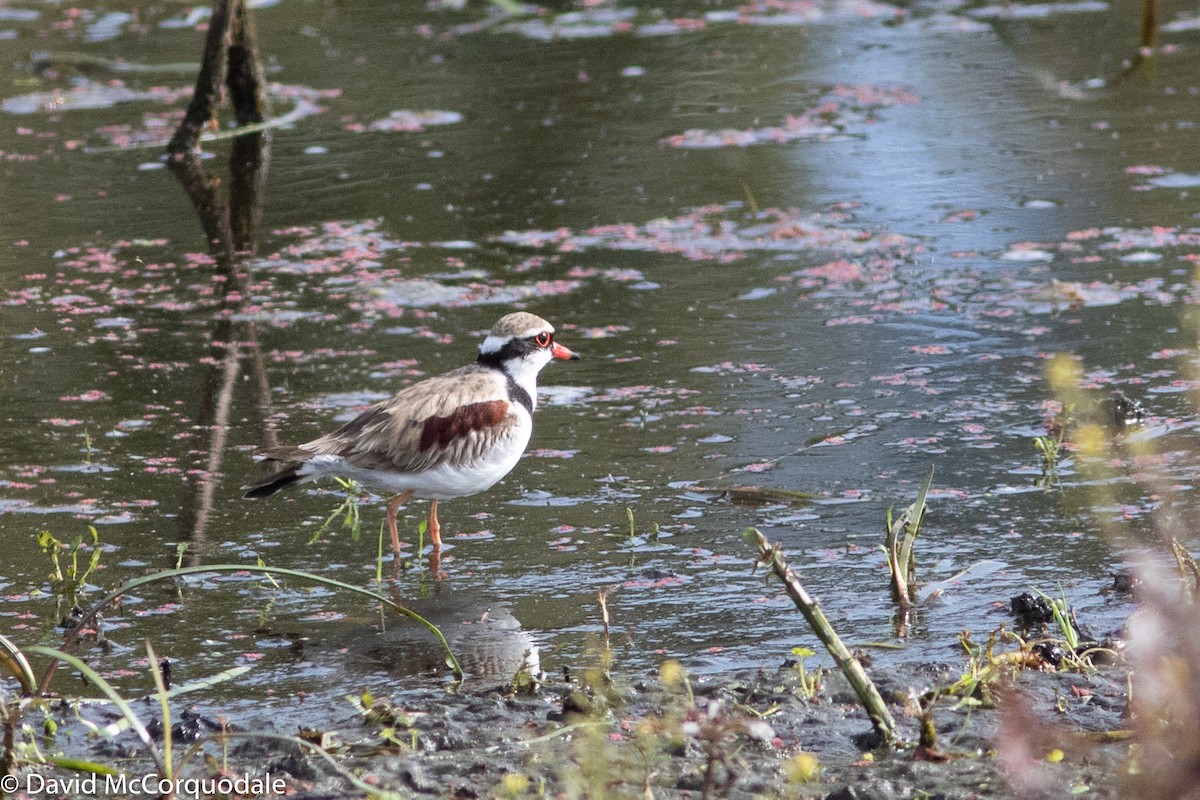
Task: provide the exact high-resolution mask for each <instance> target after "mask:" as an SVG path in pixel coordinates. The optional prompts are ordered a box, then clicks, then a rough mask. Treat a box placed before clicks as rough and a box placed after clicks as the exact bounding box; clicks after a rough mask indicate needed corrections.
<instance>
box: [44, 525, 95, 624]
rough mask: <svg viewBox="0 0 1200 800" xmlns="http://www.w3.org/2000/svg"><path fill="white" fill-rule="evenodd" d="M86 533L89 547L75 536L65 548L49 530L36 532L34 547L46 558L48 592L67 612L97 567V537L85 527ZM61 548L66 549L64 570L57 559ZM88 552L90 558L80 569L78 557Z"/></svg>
mask: <svg viewBox="0 0 1200 800" xmlns="http://www.w3.org/2000/svg"><path fill="white" fill-rule="evenodd" d="M88 533H89V534H90V535H91V539H92V542H91V545H90V546H85V545H84V543H83V537H82V536H77V537H76V538H75V542H74V544H72V545H71V547H70V548H69V549H67V547H66V545H64V544H63V543H62V542H61V541H59V540H58V539H57V538H55V536H54V534H52V533H50V531H46V530H43V531H38V533H37V543H38V547H40V548H41V549H42V552H43V553H45V554H46V557H47V558H49V559H50V576H49V577H50V591H51V593H53V594H54V596H55V597H56V598H58V600H59V602H60V603H63V604H65V605H66V606H67V607H68V609H74V608H76V607H77V606H78V601H79V595H80V594H81V593H82V590H83V589H84V587H85V585H86V584H87V580H88V578H89V577H90V576H91V574H92V573H93V572H95V570H96V568H97V567H98V566H99V565H100V553H101V550H100V534H99V533H98V532H97V531H96V529H95V527H93V526H91V525H89V526H88ZM64 549H66V550H67V559H66V560H67V564H66V566H65V567H64V565H63V559H62V557H61V554H62V552H63V550H64ZM88 549H90V550H91V555H90V556H89V557H88V560H87V564H86V565H85V566H83V567H80V563H79V556H80V554H81V553H83V552H84V551H85V550H88ZM60 610H61V609H60Z"/></svg>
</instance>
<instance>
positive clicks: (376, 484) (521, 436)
mask: <svg viewBox="0 0 1200 800" xmlns="http://www.w3.org/2000/svg"><path fill="white" fill-rule="evenodd" d="M522 423H523V424H517V425H516V426H514V427H513V429H512V431H511V433H510V434H509V435H508V436H507V437H504V438H502V439H497V440H496V442H495V444H494V445H493V446H492V447H490V448H488V449H487V451H485V452H484V453H483V454H482V455H481V457H480V458H477V459H475V460H473V461H470V462H467V463H462V464H454V463H453V462H450V461H447V462H445V463H443V464H440V465H439V466H437V467H434V468H432V469H427V470H424V471H421V472H403V471H391V470H386V469H363V468H361V467H355V466H353V465H351V464H349V463H347V462H346V460H345V459H343V458H341V457H339V456H331V455H321V456H314V457H313V458H312V460H311V461H308V462H307V463H306V464H305V466H304V467H302V468H301V474H302V475H303V476H304V478H305V479H306V480H313V479H316V478H320V477H324V476H330V475H336V476H338V477H341V478H347V479H350V480H354V481H357V482H358V483H359V484H361V485H363V486H366V487H368V488H371V489H374V490H376V491H379V492H381V493H385V494H399V493H401V492H407V491H412V492H413V494H414V496H415V497H418V498H421V499H424V500H452V499H454V498H456V497H466V496H467V495H472V494H475V493H476V492H482V491H483V490H484V489H488V488H490V487H491V486H493V485H494V484H495V483H496V482H497V481H499V480H500V479H501V478H503V477H504V476H505V475H507V474H508V473H510V472H512V468H513V467H515V466H516V465H517V462H518V461H519V460H520V459H521V454H522V453H524V452H525V447H526V445H528V444H529V437H530V434H531V433H532V432H533V425H532V424H531V420H529V418H528V417H525V418H524V419H523V420H522Z"/></svg>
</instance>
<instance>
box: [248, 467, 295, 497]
mask: <svg viewBox="0 0 1200 800" xmlns="http://www.w3.org/2000/svg"><path fill="white" fill-rule="evenodd" d="M299 469H300V465H299V464H293V465H292V466H290V467H288V468H287V469H283V470H280V471H279V472H276V473H275V474H274V475H272V476H270V477H269V478H266V479H265V480H262V481H260V482H258V483H254V484H251V485H250V486H243V487H242V488H243V489H245V490H246V493H245V494H244V495H242V497H269V496H271V495H273V494H275V493H276V492H278V491H279V490H280V489H283V488H285V487H288V486H291V485H292V484H293V483H298V482H299V481H301V480H302V478H301V477H300V475H298V474H297V472H298V471H299Z"/></svg>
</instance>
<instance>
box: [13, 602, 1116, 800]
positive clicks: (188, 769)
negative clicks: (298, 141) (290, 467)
mask: <svg viewBox="0 0 1200 800" xmlns="http://www.w3.org/2000/svg"><path fill="white" fill-rule="evenodd" d="M485 627H489V626H485ZM507 627H508V626H507V625H505V624H504V623H503V622H502V623H501V624H500V625H499V627H497V628H496V629H494V630H489V631H488V632H487V633H486V634H485V635H484V636H483V637H482V638H480V637H475V638H474V640H473V641H475V642H476V643H478V642H480V641H484V640H494V641H493V644H494V645H496V646H495V647H493V648H492V650H493V651H494V652H499V653H508V654H509V655H510V656H511V654H513V653H515V652H517V650H519V648H520V646H522V645H523V644H524V640H523V639H521V638H520V637H519V636H518V637H516V639H512V640H511V641H509V640H508V639H511V638H512V637H506V635H505V632H504V631H505V629H506V628H507ZM400 638H401V641H399V642H398V641H397V640H395V639H393V640H391V642H390V643H389V645H388V646H387V647H382V646H381V647H380V648H379V649H376V650H374V651H373V652H372V653H370V654H368V653H365V652H362V651H359V652H355V651H354V650H352V649H351V648H345V647H339V646H337V643H336V642H333V643H327V645H329V647H328V648H327V652H326V653H325V654H324V655H322V654H321V652H320V651H321V650H322V649H323V648H321V647H318V646H315V645H311V644H310V645H305V644H303V643H300V644H296V645H295V647H297V648H299V649H304V648H305V647H309V648H311V649H310V652H309V653H308V655H309V656H310V657H311V658H313V659H314V660H322V659H325V658H343V659H348V660H350V661H355V660H357V659H359V658H361V657H364V656H368V657H369V656H372V655H373V656H376V657H378V656H379V655H380V653H381V652H383V651H384V650H388V651H390V652H391V653H392V655H393V656H394V657H396V658H398V659H399V660H402V661H405V660H404V659H403V658H402V654H403V653H404V652H405V651H413V652H415V648H416V645H415V644H414V642H415V641H416V638H419V637H416V638H413V640H412V641H405V640H406V639H408V634H404V635H402V636H401V637H400ZM514 645H515V646H516V648H517V649H516V650H515V649H514ZM605 652H606V651H603V650H596V651H593V652H592V655H591V656H590V657H589V661H590V662H591V664H592V666H590V667H586V668H581V669H580V670H579V671H578V672H572V671H571V670H569V669H567V670H564V674H561V675H545V676H542V678H541V680H533V679H532V677H531V676H530V674H529V673H528V671H527V670H520V671H518V674H517V675H516V677H515V678H513V679H503V678H500V677H498V676H497V675H494V674H493V675H491V676H476V677H469V678H468V680H467V681H466V683H465V684H463V685H461V686H458V687H451V686H447V685H444V684H443V685H431V684H430V682H429V681H424V683H425V686H424V687H423V688H418V689H410V690H406V691H396V692H384V691H379V688H380V687H378V686H377V687H376V689H377V691H375V692H372V690H371V688H369V687H363V688H360V689H353V690H351V691H352V692H353V694H352V696H348V697H347V698H346V702H345V703H344V704H343V705H342V706H341V707H340V709H338V710H336V711H333V710H331V709H320V710H318V709H315V708H314V709H312V711H313V712H314V714H313V716H314V717H319V718H321V719H322V720H325V721H326V724H327V727H325V728H324V729H321V730H315V729H305V728H301V729H295V728H292V729H288V726H289V723H290V722H291V721H294V720H296V719H298V718H302V717H303V716H304V714H303V711H302V709H303V708H304V705H305V703H306V702H309V698H308V697H307V696H306V695H305V694H304V693H298V694H297V695H296V696H294V697H293V698H292V701H293V702H294V703H295V705H296V706H297V709H298V710H300V712H301V713H299V714H298V715H297V714H294V713H288V714H286V715H283V714H281V715H277V717H276V718H277V720H278V721H277V723H276V724H271V723H269V722H265V723H264V724H263V725H262V727H261V728H260V729H259V730H257V731H253V732H251V731H245V730H241V729H240V726H238V725H231V724H229V723H228V717H229V716H232V717H235V718H237V717H240V718H242V719H246V718H250V717H253V716H255V712H253V711H251V710H250V709H249V708H248V707H238V704H236V703H235V704H234V705H227V706H224V707H215V706H212V705H210V704H209V703H207V702H199V703H196V704H195V705H193V706H192V707H190V708H188V709H187V710H185V711H182V712H180V711H179V708H180V706H176V709H175V716H174V725H173V743H174V747H175V752H176V754H181V753H182V754H185V755H184V760H183V761H181V762H179V763H180V766H179V768H178V772H177V776H179V777H182V778H191V779H193V780H196V779H199V778H201V777H203V778H217V777H219V776H222V775H223V776H226V777H232V776H249V777H251V778H254V777H260V778H262V779H264V780H266V779H268V778H273V779H282V780H283V781H284V783H285V784H286V787H287V789H286V793H287V794H288V796H292V797H298V798H318V797H361V796H371V795H372V794H374V793H375V792H379V793H381V794H387V793H395V794H397V795H399V796H408V797H431V798H432V797H452V798H483V797H514V798H515V797H546V796H550V797H639V798H650V797H680V798H685V797H728V798H757V797H768V798H774V797H780V798H784V797H805V798H818V797H825V798H839V800H849V799H850V798H879V799H880V800H885V799H886V800H890V799H891V798H918V797H926V798H974V797H1036V796H1046V797H1065V796H1068V795H1079V794H1086V796H1088V797H1118V796H1127V795H1123V794H1122V786H1121V783H1120V781H1121V776H1122V775H1123V774H1124V772H1125V769H1124V767H1125V765H1126V764H1127V761H1128V759H1129V758H1130V753H1131V752H1132V751H1131V750H1130V748H1129V745H1128V743H1127V742H1125V741H1124V738H1125V737H1124V736H1123V735H1122V736H1115V737H1114V736H1113V735H1112V733H1111V732H1113V731H1120V730H1121V729H1123V728H1126V727H1128V725H1129V722H1128V719H1127V713H1128V708H1127V699H1128V698H1127V695H1126V691H1127V673H1126V670H1124V669H1121V668H1116V667H1112V668H1105V669H1099V670H1089V671H1087V672H1086V673H1084V672H1059V673H1055V672H1037V671H1030V670H1024V671H1019V672H1012V673H1010V674H1009V675H1008V676H1007V677H1005V678H1004V679H1002V680H996V681H994V682H989V683H986V684H985V685H984V686H982V687H981V688H980V689H979V690H976V691H975V692H973V693H962V692H959V693H957V694H956V693H952V692H950V691H949V687H951V686H952V685H954V684H955V683H956V681H959V680H960V679H962V678H963V677H964V676H965V674H966V673H965V672H964V666H963V664H954V665H951V664H941V665H933V664H930V665H926V666H923V667H911V666H904V667H900V668H888V669H886V670H879V669H876V670H872V672H873V673H874V675H873V677H874V679H875V681H876V683H877V684H878V686H879V688H880V691H881V693H882V694H883V695H884V697H885V698H886V699H887V701H888V703H889V706H890V707H891V710H892V714H893V716H894V717H895V718H896V720H897V723H898V729H899V732H900V735H901V741H900V743H899V745H898V746H896V747H893V748H885V747H882V746H881V745H880V740H879V738H878V736H877V734H876V733H875V731H874V730H873V729H872V726H871V723H870V721H869V720H868V719H867V717H866V715H865V713H864V712H863V711H862V709H861V707H860V706H859V705H858V703H857V701H856V697H855V695H854V692H853V690H852V689H851V687H850V685H849V684H848V683H846V682H845V681H844V679H842V678H841V677H840V675H838V674H836V673H834V672H830V671H828V670H823V669H818V668H815V667H811V666H810V667H809V668H808V669H807V670H803V669H800V665H799V664H798V663H797V662H795V661H792V660H788V661H785V662H783V663H781V664H778V665H776V666H773V667H763V668H761V669H758V670H753V671H747V672H743V673H739V674H735V675H728V674H727V675H722V676H717V677H704V676H694V675H692V676H689V675H687V674H686V673H685V671H684V670H683V668H682V667H681V666H680V665H679V664H678V663H677V662H673V661H666V662H664V663H663V665H662V666H661V668H660V669H659V670H658V671H657V672H637V671H627V670H625V669H623V668H622V667H621V665H619V664H615V665H611V664H610V666H609V667H608V668H607V669H606V668H605V666H604V664H605V662H606V660H607V659H611V651H607V656H606V655H605ZM997 652H999V648H997ZM528 655H529V651H528V650H526V651H525V652H524V654H523V656H524V657H527V656H528ZM864 658H867V660H868V661H869V657H866V656H864ZM471 663H473V664H474V666H475V668H476V669H481V670H485V671H486V670H487V669H489V668H492V669H496V668H507V667H509V666H511V665H512V661H511V659H510V660H507V661H506V660H505V659H504V658H503V657H501V658H499V659H475V660H474V661H472V662H471ZM405 664H406V665H407V666H408V667H410V668H411V667H413V666H415V665H414V664H412V663H411V662H408V661H405ZM394 666H396V668H397V669H402V667H401V666H400V665H394ZM427 666H428V664H427ZM351 669H352V668H351ZM425 674H426V675H427V676H428V675H429V673H428V672H426V673H425ZM814 677H815V678H816V683H815V686H814V684H813V683H811V682H810V681H812V679H813V678H814ZM343 684H344V685H345V686H346V687H347V689H348V690H350V687H353V686H355V683H354V678H353V676H345V675H344V676H343ZM965 694H971V696H969V697H965V696H964V695H965ZM314 701H315V702H316V703H317V704H318V705H319V704H320V700H319V699H317V698H314ZM254 702H256V701H251V703H250V705H253V704H254ZM134 707H135V710H137V711H138V713H139V714H140V715H144V718H146V719H150V722H149V723H148V724H147V727H148V729H149V730H150V732H151V733H152V735H153V736H154V737H155V739H157V742H158V744H159V746H160V747H161V744H162V741H163V737H162V727H163V726H162V724H161V719H160V718H158V717H156V714H157V710H158V704H157V700H155V699H153V698H148V699H146V700H144V701H138V702H135V703H134ZM922 710H923V711H924V712H925V714H926V719H927V722H926V724H925V725H924V732H923V730H922V728H923V724H922V720H921V719H920V717H921V715H922ZM331 711H332V713H330V712H331ZM260 713H261V710H260ZM77 714H78V716H77ZM31 717H32V715H27V719H28V718H31ZM46 717H47V718H48V719H51V720H54V721H55V723H56V724H57V725H58V726H59V727H58V732H57V737H56V741H57V743H58V744H59V745H62V744H64V743H65V742H67V741H74V743H75V744H74V745H71V746H68V747H67V748H66V749H67V750H75V749H76V748H77V747H79V746H82V748H83V750H85V751H87V752H85V753H77V754H76V755H77V756H78V757H82V758H86V759H88V760H92V761H97V762H100V763H103V764H110V765H115V766H117V767H118V768H119V769H121V770H123V771H125V772H126V773H127V774H130V775H134V776H137V775H140V774H144V773H149V772H152V771H153V761H152V759H151V757H150V755H149V751H147V750H146V748H145V747H143V746H142V745H141V743H140V742H138V741H137V739H136V738H135V737H134V735H133V734H132V733H129V732H126V733H125V734H123V735H122V736H120V737H118V738H116V739H112V740H103V741H100V742H98V743H97V741H96V740H95V739H91V738H89V737H87V735H86V731H85V730H84V729H83V726H81V725H80V723H79V721H78V720H79V719H80V718H81V717H82V718H87V719H90V720H91V721H92V722H93V723H94V724H96V725H99V726H103V725H105V724H111V723H115V722H116V720H117V718H118V717H119V715H117V714H116V713H115V712H113V711H109V710H105V709H104V708H103V707H99V706H95V705H89V706H87V707H84V708H82V709H76V708H73V707H70V704H66V703H64V704H57V705H55V706H53V707H51V708H50V709H49V710H48V712H47V714H46ZM285 720H286V721H285ZM929 722H931V723H932V726H930V725H929ZM223 733H229V734H231V735H230V738H228V739H227V740H224V739H223V738H222V734H223ZM263 733H266V734H268V735H280V734H282V735H291V736H300V737H302V738H303V739H305V740H306V741H309V742H311V743H313V744H317V745H319V746H321V747H323V748H324V749H325V750H326V751H327V752H328V753H329V754H331V755H332V756H333V761H329V760H327V759H324V758H323V757H317V756H316V755H314V753H313V752H312V750H311V749H307V748H304V747H302V746H300V745H299V743H296V742H281V741H279V740H277V739H266V738H262V737H261V736H260V734H263ZM48 738H50V739H54V738H55V737H48ZM196 742H200V744H198V745H194V743H196ZM193 745H194V746H195V747H196V748H198V749H197V752H188V748H189V747H191V746H193ZM201 754H203V758H201V757H199V756H200V755H201ZM334 763H336V765H337V767H336V768H335V767H334V766H332V765H333V764H334ZM35 771H36V774H37V775H40V776H41V777H46V778H48V777H50V776H51V775H53V774H54V771H52V770H50V768H48V767H40V768H34V770H32V771H31V770H26V771H25V772H23V773H19V777H20V778H21V780H23V781H29V780H31V778H30V775H32V774H34V772H35ZM348 775H353V776H355V779H356V781H352V780H351V779H350V778H349V777H348ZM70 776H71V773H68V772H65V771H64V772H62V774H61V775H60V776H59V777H60V779H61V780H64V781H65V780H68V779H69V778H70ZM33 780H36V778H33ZM367 787H370V789H371V790H370V791H368V788H367ZM15 796H19V797H24V796H29V797H33V796H40V797H44V796H51V795H47V794H45V793H27V794H21V793H17V794H16V795H15ZM61 796H64V797H68V796H75V795H73V794H72V793H71V792H64V793H62V794H61Z"/></svg>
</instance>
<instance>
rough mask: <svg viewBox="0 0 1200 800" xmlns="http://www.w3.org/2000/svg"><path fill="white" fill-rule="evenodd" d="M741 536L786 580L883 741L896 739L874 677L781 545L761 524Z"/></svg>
mask: <svg viewBox="0 0 1200 800" xmlns="http://www.w3.org/2000/svg"><path fill="white" fill-rule="evenodd" d="M742 536H743V538H745V540H746V542H747V544H750V545H751V546H754V547H757V548H758V560H759V563H761V564H764V565H766V566H767V567H769V568H770V569H771V571H772V572H773V573H775V577H777V578H779V580H780V581H782V582H783V587H784V589H785V590H786V591H787V594H788V597H790V598H792V602H793V603H795V604H796V608H798V609H800V613H801V614H803V615H804V618H805V619H806V620H808V624H809V626H810V627H812V629H813V633H815V634H817V638H818V639H820V640H821V644H823V645H825V649H826V650H828V651H829V655H831V656H833V660H834V662H835V663H836V664H837V665H838V667H839V668H840V669H841V670H842V674H843V675H845V676H846V680H848V681H850V685H851V686H853V687H854V691H855V693H857V694H858V699H859V702H861V703H862V706H863V708H864V709H865V710H866V712H867V716H869V717H870V718H871V724H872V725H874V726H875V732H876V733H877V734H879V736H880V738H882V739H883V742H884V744H886V745H890V744H892V742H894V741H895V740H896V721H895V720H893V719H892V715H891V713H890V712H889V711H888V709H887V705H886V704H885V703H884V702H883V698H882V697H881V696H880V695H879V690H878V689H876V688H875V684H874V683H872V682H871V678H870V677H869V676H868V675H867V672H866V670H864V669H863V666H862V664H860V663H859V661H858V659H857V658H855V657H854V656H853V655H852V654H851V653H850V651H849V650H848V649H847V648H846V645H845V644H843V643H842V640H841V639H840V638H839V637H838V635H837V633H836V632H835V631H834V630H833V626H832V625H830V624H829V620H828V619H826V617H825V613H824V612H823V611H821V608H820V606H819V605H818V604H817V601H816V600H815V599H814V598H813V597H812V596H811V595H809V593H808V591H807V590H806V589H805V588H804V586H803V585H802V584H801V583H800V579H799V578H798V577H796V573H795V572H793V571H792V568H791V567H789V566H788V564H787V561H785V560H784V556H783V549H782V548H781V547H780V546H779V545H772V544H771V543H770V542H768V541H767V537H765V536H763V535H762V533H761V532H760V531H759V530H758V528H747V529H746V530H745V532H744V533H743V534H742Z"/></svg>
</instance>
